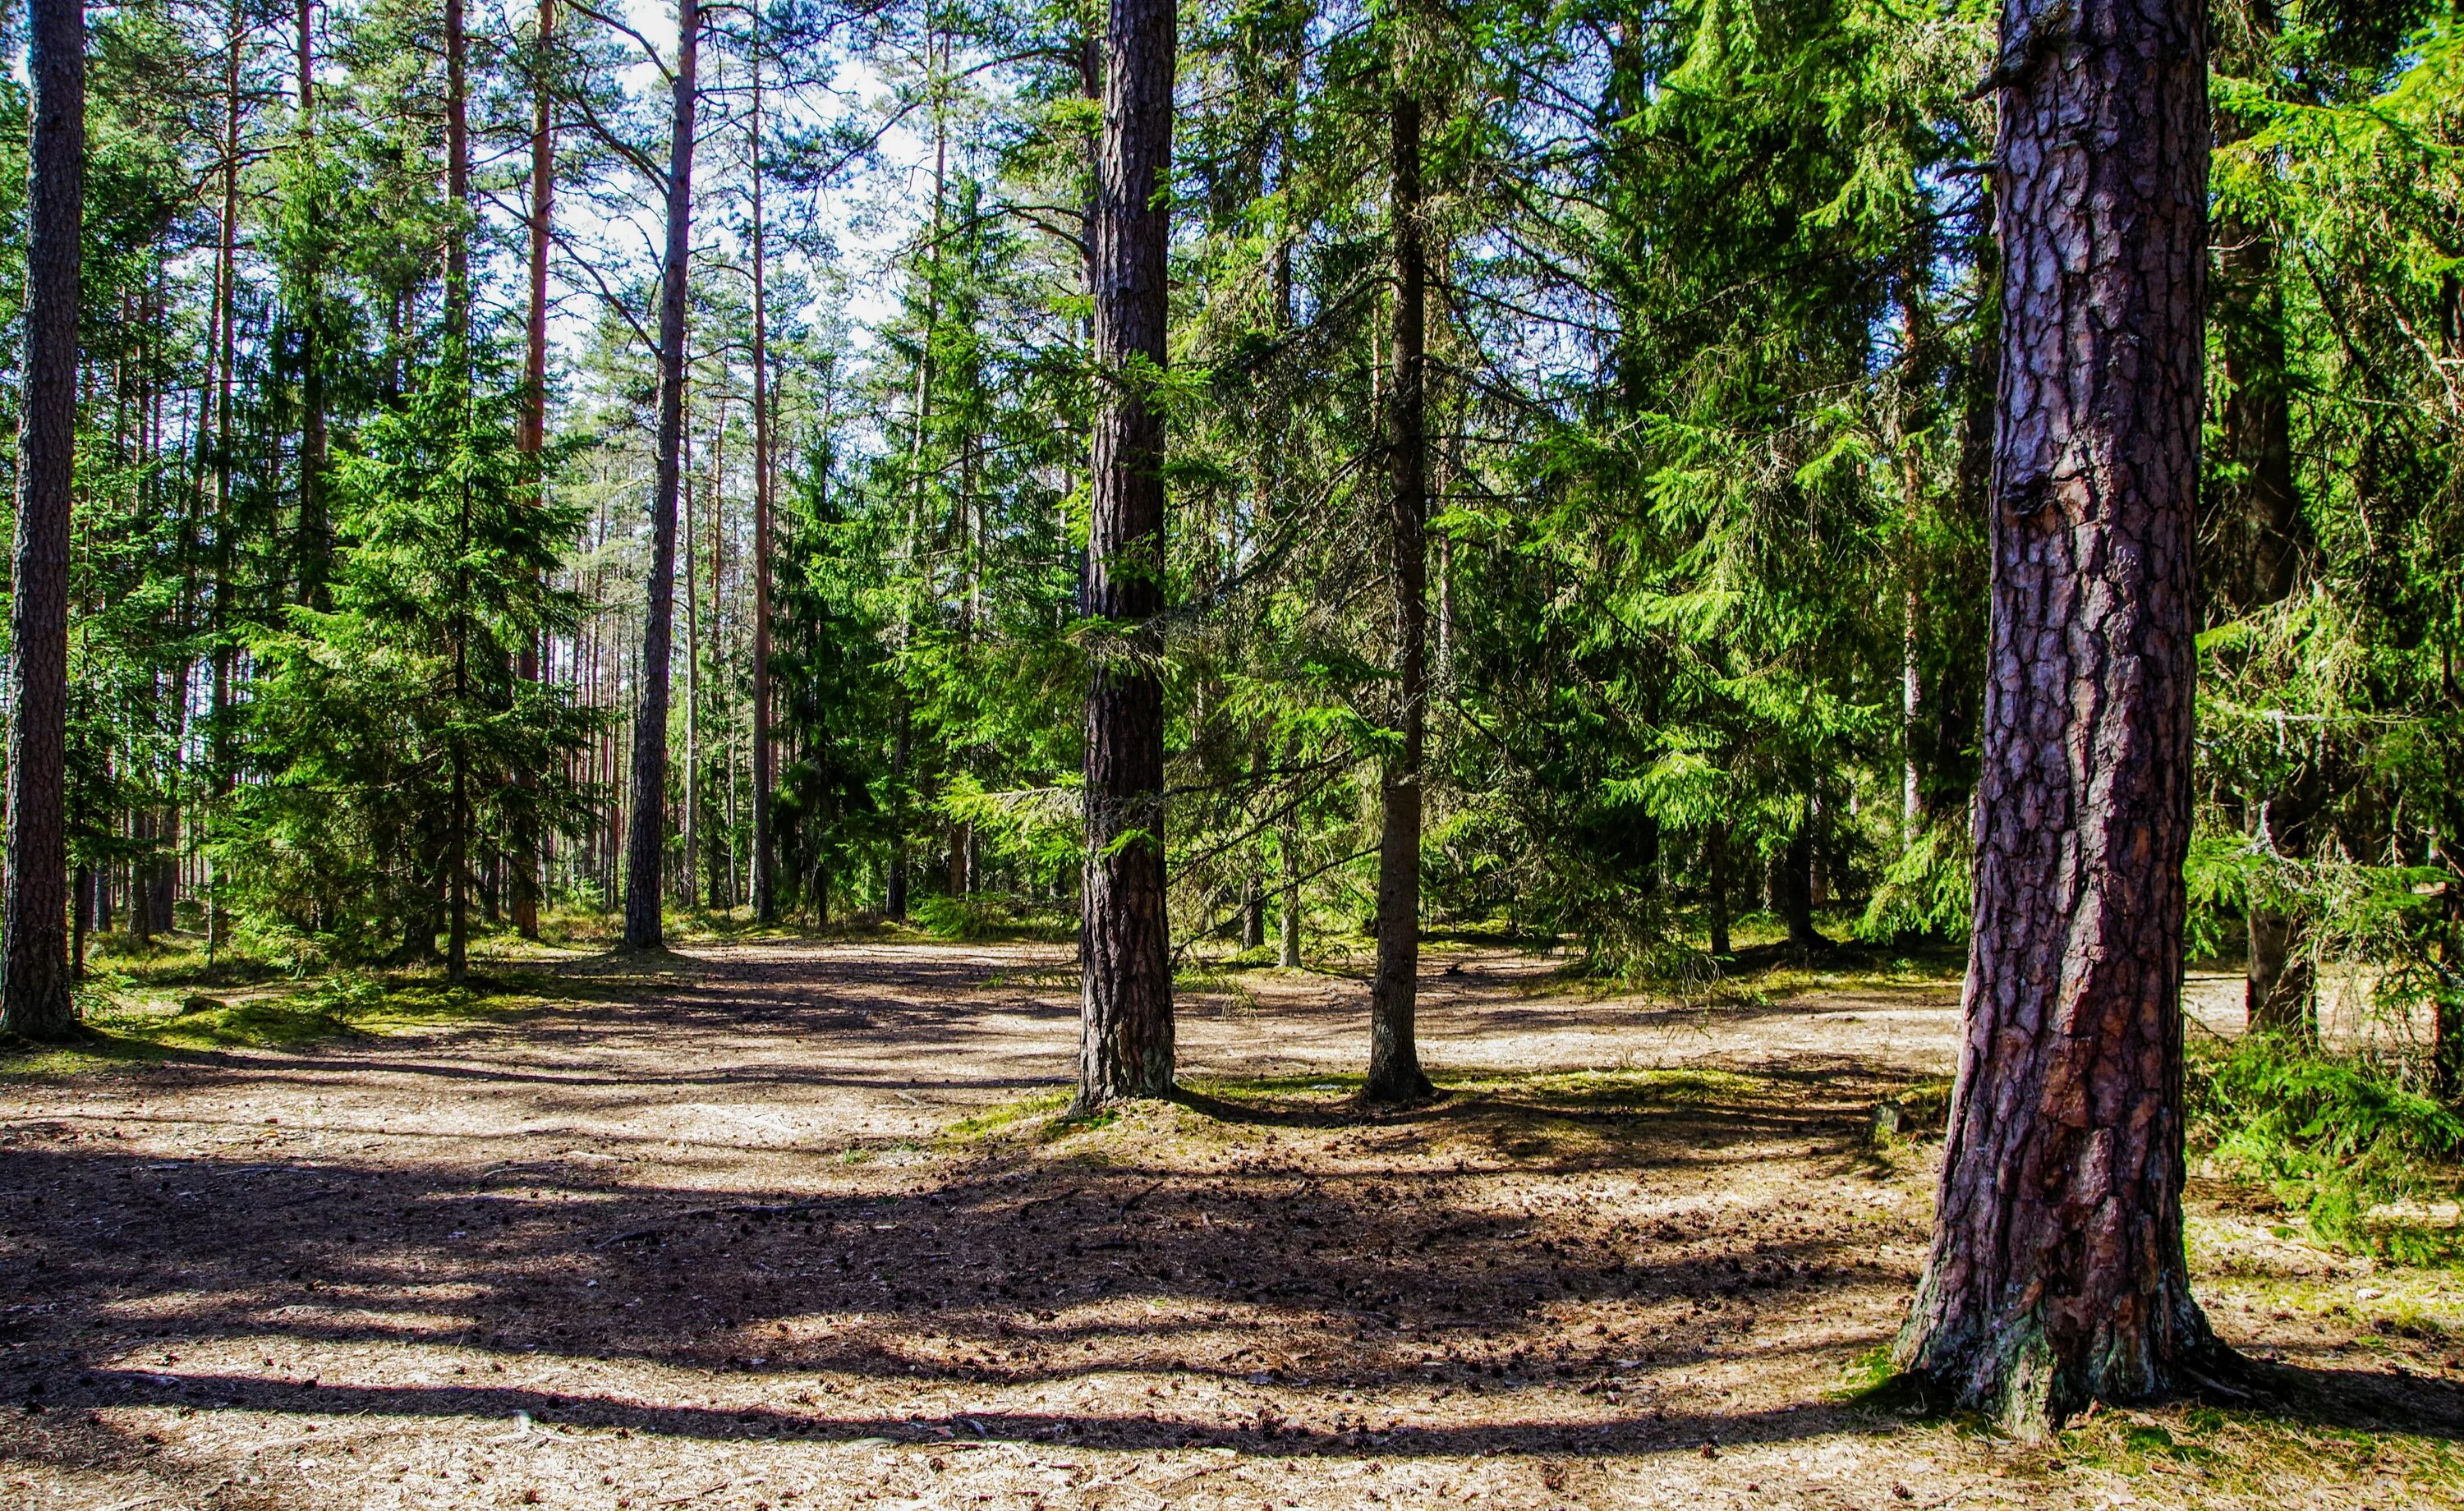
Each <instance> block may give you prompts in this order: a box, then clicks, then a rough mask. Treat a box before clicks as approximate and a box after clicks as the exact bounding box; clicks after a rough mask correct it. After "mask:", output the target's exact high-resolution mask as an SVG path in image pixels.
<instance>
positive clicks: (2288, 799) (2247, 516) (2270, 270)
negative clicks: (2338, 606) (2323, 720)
mask: <svg viewBox="0 0 2464 1511" xmlns="http://www.w3.org/2000/svg"><path fill="white" fill-rule="evenodd" d="M2270 30H2272V28H2270ZM2216 134H2217V136H2218V138H2219V139H2220V140H2223V141H2232V140H2237V139H2239V138H2241V137H2243V136H2246V135H2247V134H2248V129H2247V127H2246V126H2245V124H2244V123H2243V122H2242V121H2241V120H2239V118H2237V117H2235V116H2233V115H2232V114H2231V113H2228V114H2226V115H2225V116H2224V117H2223V118H2222V119H2220V120H2218V122H2217V131H2216ZM2214 241H2215V246H2216V254H2215V257H2216V266H2215V272H2216V291H2215V293H2216V297H2215V299H2214V305H2215V309H2216V316H2217V319H2216V325H2217V330H2218V334H2219V335H2220V336H2221V337H2222V338H2223V344H2224V363H2223V365H2224V379H2225V383H2224V388H2225V393H2224V413H2223V414H2222V416H2221V417H2220V418H2221V419H2222V421H2223V424H2222V426H2221V429H2222V431H2223V436H2222V440H2223V443H2224V453H2225V454H2224V457H2223V460H2224V462H2225V464H2226V469H2227V471H2226V476H2225V479H2224V480H2223V483H2222V485H2221V486H2219V487H2217V488H2215V489H2214V490H2213V493H2214V495H2215V501H2216V508H2215V510H2214V513H2213V516H2212V517H2211V519H2210V520H2209V521H2208V538H2209V539H2210V540H2211V541H2213V542H2214V544H2215V546H2216V549H2215V550H2214V551H2212V552H2211V554H2209V555H2208V556H2207V557H2206V558H2203V559H2202V561H2201V567H2202V572H2201V577H2202V578H2203V581H2202V583H2201V586H2202V588H2203V590H2204V596H2205V598H2206V601H2207V602H2206V610H2207V619H2208V621H2209V623H2211V624H2217V623H2223V622H2226V621H2229V620H2232V619H2235V618H2238V617H2239V616H2241V615H2244V614H2248V613H2251V612H2253V611H2255V610H2257V609H2260V608H2264V607H2266V606H2268V605H2269V604H2273V603H2277V602H2282V601H2283V600H2284V599H2286V598H2287V597H2289V596H2291V594H2292V593H2293V591H2294V590H2295V588H2296V587H2297V586H2298V585H2299V581H2300V576H2301V567H2302V564H2303V562H2304V561H2305V560H2306V559H2307V558H2308V557H2309V554H2310V549H2311V543H2312V542H2311V537H2310V528H2309V522H2308V521H2307V520H2306V519H2305V518H2304V517H2303V516H2302V513H2301V495H2300V491H2299V487H2298V485H2297V484H2296V483H2295V481H2294V471H2293V405H2292V395H2291V393H2290V392H2289V390H2288V388H2287V384H2286V382H2285V358H2284V300H2283V294H2282V291H2281V289H2280V287H2279V285H2278V282H2277V249H2276V238H2275V233H2274V231H2273V230H2272V229H2271V228H2269V227H2267V226H2264V225H2261V224H2257V223H2255V222H2251V221H2246V220H2243V219H2241V218H2240V217H2239V216H2227V217H2225V218H2224V219H2222V220H2220V221H2219V222H2218V223H2217V226H2216V232H2215V237H2214ZM2318 786H2319V780H2318V777H2317V776H2316V775H2315V774H2314V773H2311V772H2308V771H2303V772H2300V773H2299V774H2297V775H2296V776H2295V777H2293V778H2291V779H2289V780H2287V781H2285V782H2283V783H2282V784H2280V785H2279V786H2278V787H2277V788H2276V789H2274V790H2271V791H2264V792H2260V793H2257V794H2255V799H2256V800H2257V804H2258V812H2257V813H2256V815H2255V818H2254V824H2253V827H2254V828H2255V831H2256V838H2257V839H2258V840H2259V842H2260V845H2261V847H2262V848H2263V849H2265V850H2267V851H2269V852H2270V853H2272V854H2274V855H2277V856H2281V857H2283V858H2284V859H2286V860H2288V861H2292V862H2297V863H2298V862H2302V861H2307V860H2308V859H2309V858H2310V823H2311V817H2312V815H2313V813H2314V811H2315V810H2316V809H2317V807H2318V805H2319V804H2318V793H2317V788H2318ZM2248 926H2249V937H2250V953H2249V958H2248V963H2247V971H2246V975H2245V987H2244V991H2245V998H2244V999H2245V1001H2246V1003H2247V1006H2248V1012H2249V1015H2250V1026H2251V1027H2253V1028H2255V1029H2262V1030H2265V1031H2267V1032H2270V1033H2277V1034H2285V1035H2290V1036H2292V1037H2294V1038H2297V1039H2309V1038H2314V1037H2315V1036H2316V1034H2317V1032H2318V1022H2317V990H2316V986H2317V983H2316V980H2315V974H2314V972H2313V970H2312V968H2311V964H2310V961H2309V958H2308V956H2307V955H2306V953H2304V952H2303V949H2302V943H2301V929H2300V925H2299V920H2298V919H2296V918H2295V917H2294V915H2293V914H2292V913H2291V912H2289V911H2287V910H2286V909H2283V908H2282V907H2280V906H2277V904H2276V902H2275V900H2274V899H2272V898H2270V897H2268V896H2267V895H2265V893H2264V892H2263V891H2262V892H2260V893H2259V894H2257V895H2255V896H2254V897H2253V899H2252V901H2251V905H2250V908H2249V912H2248Z"/></svg>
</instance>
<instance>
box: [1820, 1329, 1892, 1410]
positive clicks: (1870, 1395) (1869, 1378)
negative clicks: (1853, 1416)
mask: <svg viewBox="0 0 2464 1511" xmlns="http://www.w3.org/2000/svg"><path fill="white" fill-rule="evenodd" d="M1906 1393H1907V1392H1906V1390H1905V1381H1904V1379H1903V1376H1902V1375H1901V1373H1900V1371H1899V1369H1898V1367H1897V1366H1896V1365H1894V1364H1893V1363H1892V1362H1891V1346H1890V1345H1889V1344H1886V1343H1878V1344H1876V1345H1874V1347H1871V1348H1868V1349H1866V1350H1865V1351H1864V1352H1863V1353H1860V1354H1859V1355H1858V1356H1857V1357H1855V1358H1854V1359H1851V1360H1849V1361H1848V1363H1847V1364H1846V1366H1844V1367H1843V1368H1842V1369H1840V1371H1839V1383H1838V1384H1837V1385H1835V1386H1833V1387H1832V1388H1831V1389H1830V1390H1828V1391H1824V1392H1823V1395H1824V1398H1825V1399H1827V1400H1833V1401H1842V1402H1855V1403H1857V1404H1859V1405H1866V1406H1878V1407H1881V1408H1883V1409H1886V1410H1887V1409H1890V1408H1893V1407H1896V1406H1899V1405H1901V1404H1903V1401H1902V1397H1903V1395H1905V1394H1906Z"/></svg>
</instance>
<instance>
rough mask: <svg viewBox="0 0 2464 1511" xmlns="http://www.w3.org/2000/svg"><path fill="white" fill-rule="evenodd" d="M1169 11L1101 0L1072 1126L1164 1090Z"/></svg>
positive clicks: (1173, 42) (1172, 28) (1167, 1028)
mask: <svg viewBox="0 0 2464 1511" xmlns="http://www.w3.org/2000/svg"><path fill="white" fill-rule="evenodd" d="M1177 41H1178V38H1177V14H1176V12H1175V9H1174V6H1173V4H1172V0H1111V14H1110V25H1109V26H1108V27H1107V29H1106V32H1105V58H1106V68H1105V71H1104V136H1103V143H1102V146H1101V148H1100V150H1099V152H1098V154H1097V156H1098V163H1097V168H1098V172H1097V181H1098V185H1097V201H1096V215H1095V225H1094V241H1095V274H1096V282H1095V360H1096V368H1097V371H1098V372H1099V374H1100V375H1101V376H1100V378H1099V379H1098V383H1099V384H1100V391H1101V393H1102V407H1101V409H1100V411H1099V412H1098V414H1097V417H1096V421H1095V445H1094V459H1093V465H1092V471H1093V476H1094V500H1093V505H1092V508H1091V510H1090V512H1089V523H1088V542H1087V544H1088V550H1087V579H1086V597H1087V611H1088V613H1089V615H1090V616H1091V617H1093V618H1096V619H1099V620H1102V621H1104V622H1106V623H1107V624H1109V625H1111V626H1113V629H1114V631H1115V632H1117V633H1118V634H1119V635H1120V636H1121V639H1120V640H1119V641H1118V642H1117V643H1115V644H1112V645H1109V646H1101V647H1099V649H1098V651H1097V654H1096V655H1095V657H1094V662H1095V665H1094V668H1093V672H1092V675H1091V677H1090V678H1089V683H1088V689H1087V781H1086V799H1085V800H1086V822H1087V853H1086V870H1085V876H1084V882H1083V895H1082V897H1081V900H1080V908H1081V909H1082V910H1081V913H1080V922H1079V930H1078V953H1079V964H1080V969H1081V973H1082V974H1081V986H1080V991H1079V1010H1080V1041H1079V1056H1078V1096H1077V1103H1076V1106H1078V1108H1079V1109H1080V1110H1082V1111H1083V1110H1089V1109H1092V1108H1094V1107H1097V1106H1103V1105H1104V1104H1106V1103H1109V1102H1112V1101H1116V1100H1118V1099H1121V1098H1124V1097H1153V1096H1162V1095H1165V1094H1166V1093H1168V1092H1170V1091H1171V1090H1172V1084H1173V1079H1172V1077H1173V1017H1172V942H1171V936H1170V924H1169V920H1168V919H1167V917H1166V912H1165V900H1164V837H1163V818H1164V815H1163V680H1162V678H1161V676H1160V675H1159V673H1158V672H1157V670H1156V668H1155V658H1156V656H1157V654H1158V651H1159V648H1160V647H1159V646H1157V644H1156V640H1157V636H1158V633H1159V631H1158V626H1157V624H1156V623H1155V621H1156V620H1157V618H1158V617H1159V616H1160V614H1161V613H1162V610H1163V574H1164V489H1163V459H1164V434H1163V414H1162V411H1161V410H1160V408H1159V407H1158V406H1157V405H1154V404H1152V403H1150V402H1149V398H1148V394H1147V388H1148V385H1149V384H1150V383H1151V382H1152V378H1151V376H1150V375H1151V374H1152V373H1155V372H1160V371H1161V370H1162V368H1163V365H1164V324H1165V317H1166V309H1167V306H1166V289H1165V284H1164V275H1165V254H1166V250H1167V247H1168V244H1169V241H1170V237H1171V212H1170V209H1169V208H1167V202H1166V199H1165V195H1166V192H1167V190H1168V189H1169V187H1170V185H1171V164H1172V85H1173V69H1174V65H1175V54H1176V51H1177Z"/></svg>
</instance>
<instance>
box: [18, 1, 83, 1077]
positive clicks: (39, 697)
mask: <svg viewBox="0 0 2464 1511" xmlns="http://www.w3.org/2000/svg"><path fill="white" fill-rule="evenodd" d="M30 20H31V23H32V25H31V36H30V39H29V40H30V42H31V48H30V52H29V55H28V67H27V74H28V77H29V79H30V80H31V82H32V83H33V100H32V101H31V107H32V108H31V109H30V111H29V118H30V120H31V134H32V137H33V141H32V142H31V143H30V148H29V156H30V158H31V160H32V162H31V167H32V173H31V176H30V179H29V185H28V193H27V199H28V201H29V203H28V207H27V247H26V316H25V320H26V337H25V340H26V358H25V361H26V368H25V398H24V401H23V406H22V409H21V411H20V418H19V422H18V432H17V477H18V483H17V538H16V542H15V544H16V566H15V571H16V577H15V582H14V592H13V594H12V596H11V599H10V603H9V643H10V645H11V646H12V647H14V651H15V661H16V665H15V667H14V668H12V670H13V671H14V677H13V679H12V680H13V684H14V687H13V690H14V691H15V693H16V700H17V707H16V709H15V711H14V712H15V717H13V718H11V720H10V721H9V775H8V801H9V812H8V821H9V835H8V860H9V873H8V875H9V880H8V897H7V901H6V903H5V905H0V1035H8V1034H14V1035H20V1036H23V1037H24V1038H27V1039H33V1040H64V1039H70V1038H74V1037H75V1036H76V1035H77V1007H76V1004H75V1002H74V1000H73V999H72V998H71V996H70V995H69V957H68V902H69V899H68V897H67V891H68V834H67V829H66V823H65V820H66V797H67V795H66V792H65V782H66V778H67V759H68V756H67V740H68V723H67V720H68V653H69V650H68V646H69V512H70V508H71V501H72V498H73V496H74V489H73V485H74V472H75V462H76V455H77V280H78V274H79V266H78V256H79V242H78V227H79V224H80V220H81V217H82V215H83V212H84V205H85V7H84V6H83V5H82V4H81V3H80V0H33V7H32V13H31V16H30Z"/></svg>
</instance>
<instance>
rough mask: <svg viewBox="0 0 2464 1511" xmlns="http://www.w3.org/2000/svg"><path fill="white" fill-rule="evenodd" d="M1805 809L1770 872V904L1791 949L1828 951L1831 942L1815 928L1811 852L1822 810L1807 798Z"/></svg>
mask: <svg viewBox="0 0 2464 1511" xmlns="http://www.w3.org/2000/svg"><path fill="white" fill-rule="evenodd" d="M1805 806H1806V812H1805V818H1804V819H1803V820H1802V821H1799V822H1798V824H1797V826H1796V832H1795V833H1793V834H1792V835H1790V836H1789V840H1788V848H1787V849H1785V850H1782V851H1781V852H1780V854H1779V857H1778V866H1777V868H1776V869H1775V870H1774V871H1773V872H1772V876H1773V878H1774V880H1775V882H1776V884H1777V885H1775V886H1774V887H1772V888H1771V890H1772V892H1773V894H1774V895H1773V896H1772V898H1771V902H1772V905H1773V906H1774V907H1775V908H1777V909H1778V910H1779V914H1780V916H1781V918H1782V919H1784V920H1785V921H1786V922H1787V924H1788V944H1789V948H1790V949H1792V950H1803V951H1812V950H1828V949H1830V948H1831V941H1830V940H1829V939H1827V938H1825V937H1824V936H1823V933H1822V931H1821V930H1819V929H1816V928H1815V927H1814V904H1815V866H1814V851H1815V830H1816V826H1817V825H1818V824H1819V822H1820V815H1821V811H1822V810H1821V807H1820V803H1819V799H1809V800H1808V801H1807V803H1806V805H1805Z"/></svg>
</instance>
